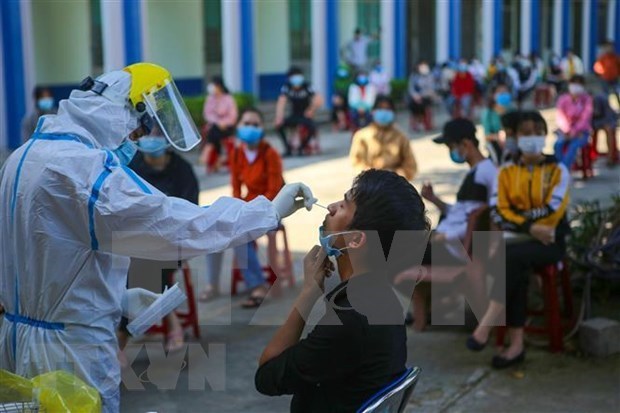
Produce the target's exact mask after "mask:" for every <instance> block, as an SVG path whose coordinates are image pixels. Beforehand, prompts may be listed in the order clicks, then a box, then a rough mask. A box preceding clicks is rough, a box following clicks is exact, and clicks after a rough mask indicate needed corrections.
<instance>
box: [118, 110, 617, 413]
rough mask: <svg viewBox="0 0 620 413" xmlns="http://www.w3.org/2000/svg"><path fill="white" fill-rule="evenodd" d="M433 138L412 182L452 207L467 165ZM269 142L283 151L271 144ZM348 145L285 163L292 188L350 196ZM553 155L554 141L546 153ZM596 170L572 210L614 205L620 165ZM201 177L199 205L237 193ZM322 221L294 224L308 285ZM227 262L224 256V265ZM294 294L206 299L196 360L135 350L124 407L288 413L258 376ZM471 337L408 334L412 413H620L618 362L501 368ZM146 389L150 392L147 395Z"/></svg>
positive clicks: (416, 141) (532, 356)
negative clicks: (472, 345) (257, 385)
mask: <svg viewBox="0 0 620 413" xmlns="http://www.w3.org/2000/svg"><path fill="white" fill-rule="evenodd" d="M545 116H546V117H547V119H548V120H549V122H550V130H553V128H554V125H553V111H552V110H548V111H545ZM399 118H400V119H399V121H400V123H401V125H402V127H403V129H404V130H406V129H405V126H406V116H405V115H404V114H400V116H399ZM432 136H433V134H430V135H429V134H415V135H412V147H413V151H414V153H415V156H416V158H417V161H418V167H419V172H418V176H417V177H416V178H415V180H414V185H415V186H416V187H418V188H419V187H420V186H421V184H422V183H423V182H425V181H427V180H428V181H431V182H433V184H434V186H435V191H436V193H438V194H439V195H441V196H442V197H444V198H445V199H446V200H447V201H453V200H454V198H455V192H456V189H457V188H458V185H459V183H460V180H461V179H462V176H463V173H464V172H465V171H466V169H467V168H466V167H464V166H460V165H455V164H454V163H452V162H451V161H450V159H449V157H448V151H447V149H446V148H445V147H444V146H441V145H436V144H434V143H432V141H431V139H430V138H431V137H432ZM479 136H482V133H479ZM269 139H271V140H272V141H273V142H274V145H276V146H277V145H278V143H277V140H275V139H273V137H270V138H269ZM349 142H350V135H349V134H347V133H333V132H331V131H329V130H327V129H324V130H321V146H322V148H323V154H322V155H320V156H314V157H305V158H288V159H286V160H285V161H284V165H285V170H286V173H285V179H286V182H295V181H303V182H305V183H307V184H308V185H309V186H310V187H311V188H312V189H313V191H314V192H315V195H316V196H317V197H318V198H319V201H320V203H322V204H323V205H327V204H328V203H330V202H333V201H336V200H338V199H340V197H341V196H342V194H343V193H344V192H345V191H346V190H347V189H348V188H349V187H350V184H351V181H352V178H353V172H352V170H351V167H350V163H349V161H348V158H347V154H348V147H349ZM602 145H604V144H602ZM551 148H552V139H551V138H550V139H548V145H547V150H549V151H550V150H551ZM190 158H191V159H193V160H194V161H195V160H196V159H197V156H196V155H195V154H190ZM596 166H597V168H596V174H597V176H596V177H595V178H594V179H591V180H589V181H587V182H584V181H582V180H580V178H579V177H578V176H575V180H574V182H573V184H572V188H571V193H572V202H573V203H574V202H577V201H579V200H587V199H588V200H591V199H601V200H603V201H604V202H607V201H606V200H607V199H609V197H610V195H611V194H612V193H616V194H617V193H619V192H620V168H616V169H614V170H609V169H607V168H605V167H604V165H603V162H598V163H597V165H596ZM196 171H197V173H198V175H199V178H200V181H201V187H202V189H203V191H202V193H201V204H203V205H207V204H209V203H211V202H212V200H214V199H216V198H217V197H219V196H222V195H229V193H230V189H229V187H228V176H227V175H225V174H219V175H213V176H206V175H205V174H204V172H203V168H202V167H200V166H199V165H197V164H196ZM428 207H429V216H430V217H431V219H432V220H433V222H434V223H436V221H437V218H438V214H437V211H436V210H435V209H434V207H432V206H431V205H428ZM324 215H325V211H324V210H321V209H319V208H316V209H314V210H313V211H311V212H299V213H298V214H296V215H295V216H293V217H290V218H288V219H287V220H286V221H285V225H286V227H287V232H288V237H289V243H290V245H291V248H292V249H293V251H294V254H295V265H296V275H297V278H298V279H300V277H301V258H302V257H303V255H304V254H305V252H306V251H308V250H309V249H310V248H311V247H312V245H314V244H316V243H317V238H318V230H317V229H318V227H319V225H320V223H321V222H322V220H323V217H324ZM229 261H230V260H229V259H228V258H225V262H229ZM192 267H193V268H194V271H193V275H194V277H193V278H194V284H195V288H197V289H198V290H200V288H201V287H202V286H203V285H204V284H205V275H204V274H205V272H204V259H202V258H199V259H196V260H194V261H192ZM229 274H230V271H228V270H227V269H226V268H225V269H224V271H223V275H222V279H221V281H220V282H221V286H222V290H223V291H229V288H230V277H229ZM327 289H329V287H327ZM296 291H297V290H295V289H286V290H285V292H284V294H283V296H281V297H277V298H272V299H270V300H268V301H266V304H265V305H264V306H263V307H261V308H260V309H259V310H257V311H256V312H254V311H251V310H250V311H248V310H243V309H241V308H240V301H241V300H242V298H243V297H234V298H232V299H231V298H230V297H229V296H227V297H222V298H219V299H217V300H215V301H213V302H210V303H208V304H202V303H201V304H200V305H199V310H200V319H201V334H202V338H201V340H198V341H190V342H189V347H188V349H187V352H183V351H181V352H180V353H176V354H173V355H169V356H168V357H167V358H166V357H165V356H164V353H163V351H162V347H161V340H160V339H159V338H157V337H149V338H148V340H149V341H137V342H135V343H134V344H133V347H132V348H131V349H130V350H129V354H130V355H131V357H133V354H134V353H138V354H137V356H136V359H135V361H134V363H133V365H132V366H131V370H126V371H125V377H124V385H123V386H122V402H121V406H122V411H123V412H151V411H156V412H257V413H258V412H269V413H272V412H285V411H288V406H289V402H290V398H288V397H275V398H274V397H265V396H262V395H260V394H258V393H257V392H256V390H255V389H254V382H253V377H254V372H255V370H256V367H257V360H258V357H259V355H260V352H261V351H262V349H263V346H264V345H265V344H266V342H267V341H268V340H269V338H270V337H271V335H272V334H273V332H274V331H275V330H276V328H277V326H278V325H279V324H280V323H281V322H282V321H283V319H284V318H285V317H286V315H287V314H288V312H289V309H290V307H291V303H292V301H293V300H294V298H295V293H296ZM315 310H316V313H315V314H314V319H316V317H318V315H319V314H320V309H315ZM466 337H467V331H466V330H465V329H464V328H462V327H437V326H431V327H430V328H429V329H428V330H427V331H426V332H424V333H415V332H413V331H409V333H408V347H409V364H410V365H416V366H420V367H421V368H422V376H421V378H420V381H419V383H418V385H417V388H416V389H415V392H414V394H413V397H412V399H411V401H410V403H409V406H408V408H407V411H416V412H443V411H445V412H609V413H611V412H620V355H616V356H613V357H609V358H606V359H594V358H584V357H580V356H579V353H578V352H577V351H568V352H567V353H565V354H561V355H553V354H550V353H549V352H547V351H546V350H545V349H544V348H537V347H534V346H530V347H529V348H528V356H527V361H526V363H525V364H524V365H523V366H522V367H520V368H519V369H518V370H508V371H501V372H497V371H493V370H492V369H491V368H490V366H489V362H490V359H491V357H492V354H493V350H492V349H491V348H489V349H487V350H485V351H483V352H481V353H476V354H474V353H471V352H468V351H467V350H466V349H465V346H464V342H465V339H466ZM574 348H575V347H574V345H573V347H572V349H574ZM570 349H571V347H570V346H569V350H570ZM207 354H208V356H207ZM131 357H130V358H131ZM186 362H187V363H186ZM179 372H180V373H179ZM141 380H142V381H141ZM141 386H144V390H139V389H140V388H141ZM127 387H130V388H131V390H128V388H127ZM158 387H159V388H158ZM164 388H167V389H168V390H164Z"/></svg>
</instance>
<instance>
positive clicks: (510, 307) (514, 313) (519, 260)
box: [491, 240, 566, 327]
mask: <svg viewBox="0 0 620 413" xmlns="http://www.w3.org/2000/svg"><path fill="white" fill-rule="evenodd" d="M565 250H566V247H565V244H564V241H563V240H562V241H558V242H556V243H555V244H551V245H544V244H542V243H541V242H539V241H535V240H534V241H527V242H523V243H515V244H509V245H506V262H505V265H506V283H505V288H504V283H503V282H501V280H497V279H496V280H495V282H494V283H493V287H492V289H491V299H492V300H494V301H497V302H500V303H504V302H505V304H506V325H507V326H509V327H523V326H524V325H525V320H526V318H527V291H528V281H529V273H530V270H531V269H532V268H535V267H540V266H544V265H549V264H555V263H557V262H558V261H560V260H561V259H562V258H563V257H564V253H565ZM495 263H496V264H497V265H500V264H501V263H499V262H497V261H495Z"/></svg>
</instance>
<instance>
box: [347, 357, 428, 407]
mask: <svg viewBox="0 0 620 413" xmlns="http://www.w3.org/2000/svg"><path fill="white" fill-rule="evenodd" d="M420 371H421V370H420V368H419V367H413V368H408V369H407V370H406V371H405V372H404V373H403V374H402V375H401V376H400V377H399V378H397V379H396V380H394V381H393V382H392V383H390V384H388V385H387V386H385V387H384V388H383V389H381V390H379V391H378V392H377V393H376V394H375V395H374V396H372V397H371V398H370V399H368V400H367V401H366V402H365V403H364V404H363V405H362V407H360V408H359V409H358V410H357V413H371V412H374V413H378V412H381V413H400V412H402V411H403V410H405V406H406V405H407V402H408V401H409V398H410V397H411V393H413V389H414V387H415V385H416V383H417V382H418V377H419V376H420Z"/></svg>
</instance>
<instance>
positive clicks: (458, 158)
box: [450, 148, 465, 163]
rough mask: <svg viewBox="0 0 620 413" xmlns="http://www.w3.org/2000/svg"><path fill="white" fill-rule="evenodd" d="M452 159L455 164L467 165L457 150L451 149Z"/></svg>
mask: <svg viewBox="0 0 620 413" xmlns="http://www.w3.org/2000/svg"><path fill="white" fill-rule="evenodd" d="M450 159H452V162H454V163H465V158H464V157H463V155H461V153H460V152H459V150H458V149H457V148H454V149H450Z"/></svg>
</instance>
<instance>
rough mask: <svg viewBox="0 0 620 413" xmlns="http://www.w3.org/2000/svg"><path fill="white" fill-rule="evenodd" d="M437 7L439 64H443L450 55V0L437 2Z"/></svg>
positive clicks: (438, 0) (436, 25)
mask: <svg viewBox="0 0 620 413" xmlns="http://www.w3.org/2000/svg"><path fill="white" fill-rule="evenodd" d="M436 7H437V12H436V14H435V20H436V24H435V27H437V62H438V63H443V62H445V61H446V60H448V53H449V44H450V38H449V29H448V27H449V25H450V2H449V1H448V0H437V3H436Z"/></svg>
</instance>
